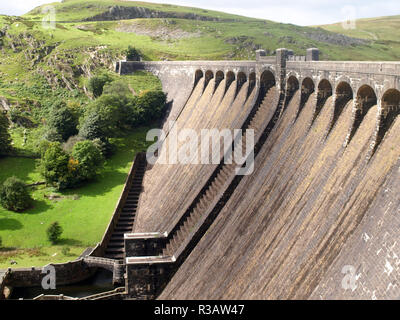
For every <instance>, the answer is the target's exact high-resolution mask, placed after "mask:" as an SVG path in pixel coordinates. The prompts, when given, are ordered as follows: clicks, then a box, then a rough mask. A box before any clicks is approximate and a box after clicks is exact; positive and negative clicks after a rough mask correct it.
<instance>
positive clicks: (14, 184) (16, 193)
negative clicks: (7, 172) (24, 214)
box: [0, 177, 33, 212]
mask: <svg viewBox="0 0 400 320" xmlns="http://www.w3.org/2000/svg"><path fill="white" fill-rule="evenodd" d="M32 201H33V200H32V198H31V196H30V194H29V192H28V188H27V187H26V185H25V183H24V182H22V181H21V180H19V179H17V178H16V177H10V178H8V179H7V180H6V181H5V182H4V183H3V185H2V186H1V188H0V203H1V205H2V206H3V207H4V208H6V209H7V210H11V211H15V212H21V211H23V210H25V209H27V208H29V207H30V206H31V204H32Z"/></svg>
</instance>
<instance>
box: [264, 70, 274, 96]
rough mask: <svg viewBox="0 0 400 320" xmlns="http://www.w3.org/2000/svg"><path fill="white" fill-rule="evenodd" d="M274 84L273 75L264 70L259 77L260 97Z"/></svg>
mask: <svg viewBox="0 0 400 320" xmlns="http://www.w3.org/2000/svg"><path fill="white" fill-rule="evenodd" d="M275 84H276V81H275V76H274V74H273V73H272V72H271V71H269V70H266V71H264V72H263V73H262V74H261V77H260V95H261V96H262V98H264V96H265V95H266V93H267V92H268V91H269V89H271V88H272V87H274V86H275Z"/></svg>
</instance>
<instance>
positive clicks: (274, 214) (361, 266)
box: [121, 50, 400, 299]
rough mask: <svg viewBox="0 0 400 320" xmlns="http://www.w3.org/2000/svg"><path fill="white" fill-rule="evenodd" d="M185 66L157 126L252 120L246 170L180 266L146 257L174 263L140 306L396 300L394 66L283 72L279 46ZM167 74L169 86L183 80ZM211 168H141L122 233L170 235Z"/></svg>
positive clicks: (398, 120)
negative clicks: (250, 165)
mask: <svg viewBox="0 0 400 320" xmlns="http://www.w3.org/2000/svg"><path fill="white" fill-rule="evenodd" d="M281 53H282V55H281ZM286 61H287V62H286ZM186 64H189V63H186ZM200 65H203V66H204V68H205V69H204V68H203V69H202V68H199V66H200ZM138 66H139V65H136V66H135V67H134V66H133V65H130V66H129V68H133V69H135V68H137V67H138ZM223 66H226V67H227V68H226V69H224V68H223ZM121 68H128V66H125V67H123V66H122V65H121ZM141 68H142V67H141ZM145 68H148V69H149V70H150V69H152V68H154V64H151V63H150V64H149V65H148V66H146V67H145ZM157 68H158V67H157ZM169 68H171V65H169ZM191 68H193V69H186V70H185V73H186V75H187V78H186V80H185V81H184V82H186V83H187V84H188V86H189V88H185V89H183V90H182V92H184V93H185V94H184V95H186V96H185V98H182V100H181V101H180V102H179V103H178V104H176V105H175V106H173V107H172V109H173V108H175V111H173V112H171V113H170V119H171V117H172V118H173V119H174V120H176V122H175V125H177V126H179V128H191V129H194V130H195V131H196V132H199V131H200V130H201V129H204V128H218V129H222V128H228V129H234V128H243V129H245V128H248V123H249V119H252V120H253V121H250V123H251V124H253V125H254V123H255V124H256V128H257V130H256V142H257V145H256V156H255V169H254V172H253V173H252V174H250V175H247V176H243V177H241V178H240V179H239V180H237V182H236V183H233V182H232V183H231V184H230V186H229V187H228V188H227V189H224V190H225V191H224V194H225V195H226V194H229V195H228V196H227V197H222V198H221V199H222V200H220V201H219V205H217V204H216V205H215V208H216V207H218V208H217V209H218V210H217V209H215V208H214V211H213V212H217V213H215V214H214V218H213V220H209V225H208V226H207V229H204V230H203V233H202V234H201V236H198V239H197V240H196V242H193V243H194V244H192V245H190V246H189V247H190V250H189V249H186V250H187V251H186V256H185V258H184V259H182V260H181V261H180V262H179V254H180V253H179V254H178V253H176V252H178V251H179V250H178V249H176V250H175V249H174V250H175V251H174V250H169V251H168V250H164V251H162V253H161V252H160V253H159V254H158V253H157V254H154V253H153V254H151V255H154V256H155V255H157V256H160V257H161V256H166V257H167V256H169V255H171V256H173V257H175V258H177V261H178V262H179V265H178V266H177V267H176V268H172V269H173V272H171V273H170V277H165V278H164V280H165V281H164V283H163V284H157V285H159V287H158V289H157V288H155V293H154V292H153V295H152V297H159V298H161V299H347V298H353V299H354V298H356V299H357V298H359V299H375V298H378V299H379V298H380V299H390V298H393V299H395V298H398V297H399V295H400V288H399V286H398V281H399V280H400V279H399V278H400V273H399V271H400V270H399V266H400V262H399V259H398V257H399V256H400V247H399V242H400V241H399V240H400V236H399V232H398V226H399V223H400V218H399V212H400V201H399V196H398V192H399V191H400V189H399V187H400V185H399V177H400V148H399V143H400V117H399V116H398V115H399V113H400V91H399V89H400V80H399V79H400V64H399V63H392V64H386V63H371V64H365V65H364V64H362V63H347V62H346V63H345V62H340V63H333V62H314V61H305V62H291V61H288V59H286V56H285V51H284V50H283V51H279V50H278V55H277V57H276V61H275V62H274V63H272V62H271V59H270V58H262V57H260V58H259V60H258V61H256V62H253V63H250V62H243V63H241V62H238V63H232V65H231V67H230V68H229V66H228V65H227V64H226V65H225V63H220V62H219V63H217V62H216V63H208V64H204V63H199V65H196V63H194V64H193V65H192V67H191ZM234 68H236V69H235V70H233V69H234ZM125 70H126V69H125ZM158 70H159V69H158ZM164 70H165V69H164ZM208 70H209V71H210V72H208V73H207V71H208ZM153 71H154V70H153ZM218 71H221V72H220V73H218ZM230 72H231V73H230ZM167 73H170V74H171V77H172V79H173V77H174V76H177V77H179V74H182V70H181V69H179V68H178V69H175V72H173V71H171V69H170V70H169V71H168V72H167ZM167 73H165V77H166V78H168V77H167ZM170 79H171V78H170ZM170 85H171V84H170ZM175 92H177V91H175ZM173 94H176V93H173ZM178 95H179V93H178ZM182 101H184V102H182ZM177 110H179V111H177ZM257 124H258V126H257ZM250 127H251V125H250ZM168 139H171V137H170V134H169V135H167V137H166V140H165V141H167V140H168ZM163 152H165V151H164V150H162V149H161V150H160V153H161V154H162V153H163ZM220 161H221V163H222V161H223V159H222V158H221V160H220ZM220 166H222V168H223V165H222V164H213V165H189V164H188V165H181V164H169V165H168V164H161V163H156V164H155V165H154V166H152V167H151V168H149V169H148V170H147V171H146V174H145V178H144V184H143V186H144V191H143V192H142V194H141V197H140V202H139V206H138V216H137V218H136V221H135V225H134V229H133V230H132V232H133V233H142V234H143V233H146V232H147V233H149V232H158V233H160V234H161V233H164V232H166V233H167V234H168V233H170V232H172V230H173V228H174V226H176V225H177V224H179V223H180V220H181V219H182V217H183V216H184V215H185V214H188V213H187V212H188V211H190V210H192V209H193V208H192V207H193V206H194V205H193V203H196V201H197V200H196V199H197V198H199V197H200V196H201V195H202V193H205V191H207V190H213V189H212V188H209V189H207V188H208V187H207V188H206V186H207V183H209V181H210V179H211V181H213V180H212V179H213V176H215V175H217V177H218V175H219V171H218V170H219V168H220ZM232 181H233V180H232ZM220 188H223V184H222V183H221V186H220ZM217 189H218V188H217ZM205 199H207V198H205ZM212 201H213V200H212V197H210V198H209V201H208V202H207V201H205V202H204V204H203V207H201V206H200V208H203V210H204V211H207V210H208V209H206V208H207V206H208V205H210V206H214V205H212V204H211V203H212ZM194 207H195V206H194ZM191 208H192V209H191ZM192 211H193V210H192ZM207 212H208V211H207ZM210 212H211V211H210ZM189 218H191V215H190V214H189ZM204 223H205V222H204ZM183 230H184V228H183ZM191 236H193V234H191V233H187V234H185V233H184V232H183V236H182V233H181V238H179V239H180V241H185V240H184V239H186V238H187V237H191ZM167 247H168V245H167ZM186 248H187V247H186ZM179 252H180V251H179ZM133 254H134V253H132V252H129V251H128V252H127V275H128V278H129V277H130V275H131V274H136V273H132V272H133V271H132V270H133V269H132V268H134V267H133V266H130V264H129V261H130V260H129V257H131V256H132V255H133ZM171 261H174V259H172V260H171ZM171 261H170V262H169V263H171ZM154 277H157V275H155V273H154V274H153V280H150V282H151V281H153V282H151V283H153V284H154V283H155V281H154ZM133 283H134V282H130V283H129V285H131V284H133ZM157 283H158V282H157Z"/></svg>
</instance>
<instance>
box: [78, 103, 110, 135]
mask: <svg viewBox="0 0 400 320" xmlns="http://www.w3.org/2000/svg"><path fill="white" fill-rule="evenodd" d="M107 134H108V132H107V124H106V122H105V121H104V120H103V119H102V116H101V115H100V114H99V113H97V112H96V110H90V111H89V112H87V113H86V115H85V117H84V118H83V122H82V124H81V127H80V129H79V135H80V136H81V137H82V138H84V139H88V140H94V139H103V138H107Z"/></svg>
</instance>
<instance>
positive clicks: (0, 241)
mask: <svg viewBox="0 0 400 320" xmlns="http://www.w3.org/2000/svg"><path fill="white" fill-rule="evenodd" d="M2 247H3V240H2V239H1V237H0V249H1V248H2Z"/></svg>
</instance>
